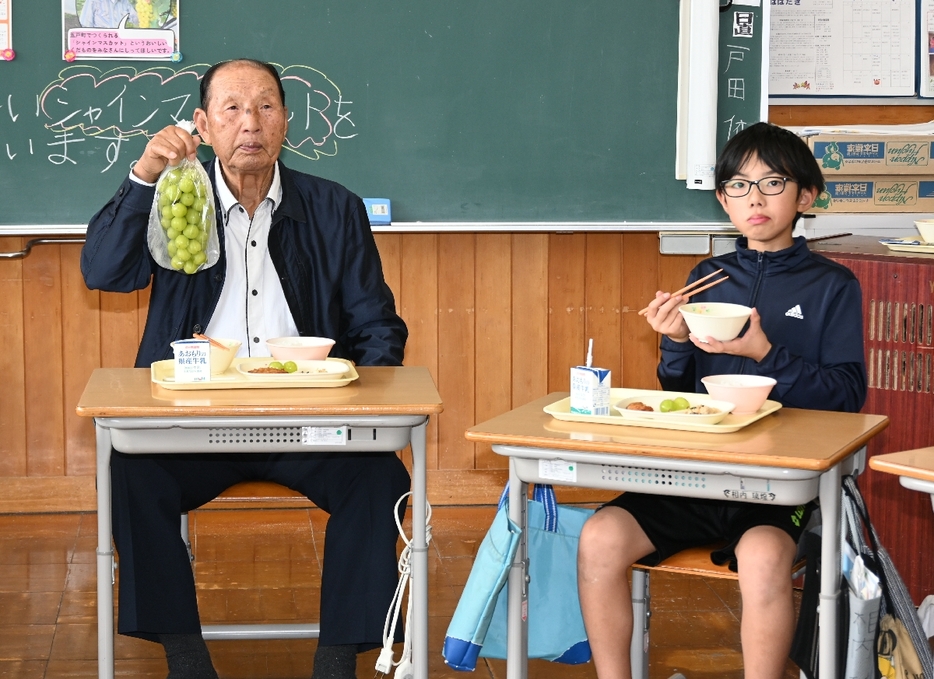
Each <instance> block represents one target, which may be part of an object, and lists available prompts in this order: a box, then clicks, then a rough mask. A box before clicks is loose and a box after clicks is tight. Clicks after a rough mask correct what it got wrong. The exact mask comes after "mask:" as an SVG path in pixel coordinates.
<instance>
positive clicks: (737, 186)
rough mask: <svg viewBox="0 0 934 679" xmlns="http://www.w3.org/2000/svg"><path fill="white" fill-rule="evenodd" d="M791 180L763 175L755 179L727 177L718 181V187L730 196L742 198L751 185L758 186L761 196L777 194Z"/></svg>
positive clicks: (750, 188)
mask: <svg viewBox="0 0 934 679" xmlns="http://www.w3.org/2000/svg"><path fill="white" fill-rule="evenodd" d="M793 181H794V179H792V178H791V177H763V178H762V179H757V180H756V181H750V180H748V179H727V180H726V181H723V182H720V189H721V190H722V191H723V193H725V194H726V195H727V196H729V197H730V198H742V197H743V196H745V195H747V194H748V193H749V192H750V191H752V187H753V186H756V187H758V188H759V193H761V194H762V195H763V196H777V195H778V194H780V193H781V192H782V191H784V190H785V184H787V183H788V182H793Z"/></svg>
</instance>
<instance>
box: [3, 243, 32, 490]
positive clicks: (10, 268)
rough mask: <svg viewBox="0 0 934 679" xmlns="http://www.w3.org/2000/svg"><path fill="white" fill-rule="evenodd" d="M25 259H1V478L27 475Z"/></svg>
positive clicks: (10, 248) (7, 247) (6, 248)
mask: <svg viewBox="0 0 934 679" xmlns="http://www.w3.org/2000/svg"><path fill="white" fill-rule="evenodd" d="M25 245H26V243H25V239H23V238H3V239H2V244H0V251H3V252H19V251H21V250H22V249H23V248H24V247H25ZM23 342H24V340H23V260H21V259H4V260H0V346H2V347H3V358H2V362H0V380H2V383H3V386H2V388H0V477H3V476H25V475H26V468H27V456H26V355H25V351H24V346H23Z"/></svg>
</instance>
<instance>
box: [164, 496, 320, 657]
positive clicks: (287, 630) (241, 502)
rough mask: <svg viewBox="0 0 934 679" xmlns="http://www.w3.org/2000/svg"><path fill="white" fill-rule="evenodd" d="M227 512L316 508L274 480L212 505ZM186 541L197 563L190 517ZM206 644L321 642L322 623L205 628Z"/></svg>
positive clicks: (184, 519)
mask: <svg viewBox="0 0 934 679" xmlns="http://www.w3.org/2000/svg"><path fill="white" fill-rule="evenodd" d="M208 504H210V505H212V506H215V507H218V506H223V507H225V508H227V509H234V508H242V507H251V506H252V507H257V506H259V507H261V506H269V505H270V504H273V505H274V506H276V507H280V508H292V507H298V508H304V507H314V506H315V505H314V504H313V503H312V502H311V500H309V499H308V498H306V497H305V496H304V495H302V494H301V493H299V492H297V491H294V490H291V489H289V488H286V487H285V486H280V485H279V484H277V483H273V482H271V481H244V482H243V483H238V484H236V485H233V486H231V487H230V488H228V489H227V490H225V491H224V492H223V493H221V494H220V495H218V496H217V498H216V499H214V500H212V501H211V502H210V503H208ZM181 534H182V539H183V540H184V541H185V547H186V548H187V549H188V558H189V559H191V561H192V562H194V560H195V555H194V552H193V551H192V549H191V540H190V538H189V534H188V514H187V513H185V514H182V525H181ZM201 632H202V636H203V637H204V639H205V641H214V640H218V639H317V638H318V634H319V632H320V627H319V625H318V623H275V624H254V625H243V624H239V625H229V624H226V625H202V627H201Z"/></svg>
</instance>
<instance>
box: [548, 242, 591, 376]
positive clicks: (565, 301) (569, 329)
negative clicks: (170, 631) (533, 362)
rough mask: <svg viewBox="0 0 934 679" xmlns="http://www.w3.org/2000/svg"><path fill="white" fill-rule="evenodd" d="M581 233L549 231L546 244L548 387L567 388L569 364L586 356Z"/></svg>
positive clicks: (583, 244) (584, 245)
mask: <svg viewBox="0 0 934 679" xmlns="http://www.w3.org/2000/svg"><path fill="white" fill-rule="evenodd" d="M586 265H587V264H586V240H585V236H584V234H551V235H550V236H549V245H548V314H549V317H548V391H567V390H568V389H569V388H570V386H569V381H570V377H571V373H570V369H571V366H574V365H581V364H582V363H583V361H584V359H585V358H586V356H587V339H588V338H587V337H585V330H586V329H585V327H584V304H585V294H584V270H585V267H586Z"/></svg>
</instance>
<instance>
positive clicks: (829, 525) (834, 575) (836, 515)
mask: <svg viewBox="0 0 934 679" xmlns="http://www.w3.org/2000/svg"><path fill="white" fill-rule="evenodd" d="M840 493H841V472H840V465H835V466H834V467H833V468H831V469H829V470H828V471H826V472H825V473H824V474H822V475H821V477H820V495H819V497H820V511H821V575H820V608H819V613H818V624H819V634H820V636H819V637H818V639H819V641H818V653H819V654H820V655H819V659H818V668H817V671H818V676H819V677H820V679H835V678H836V676H837V615H838V607H837V601H838V599H839V596H840Z"/></svg>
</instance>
